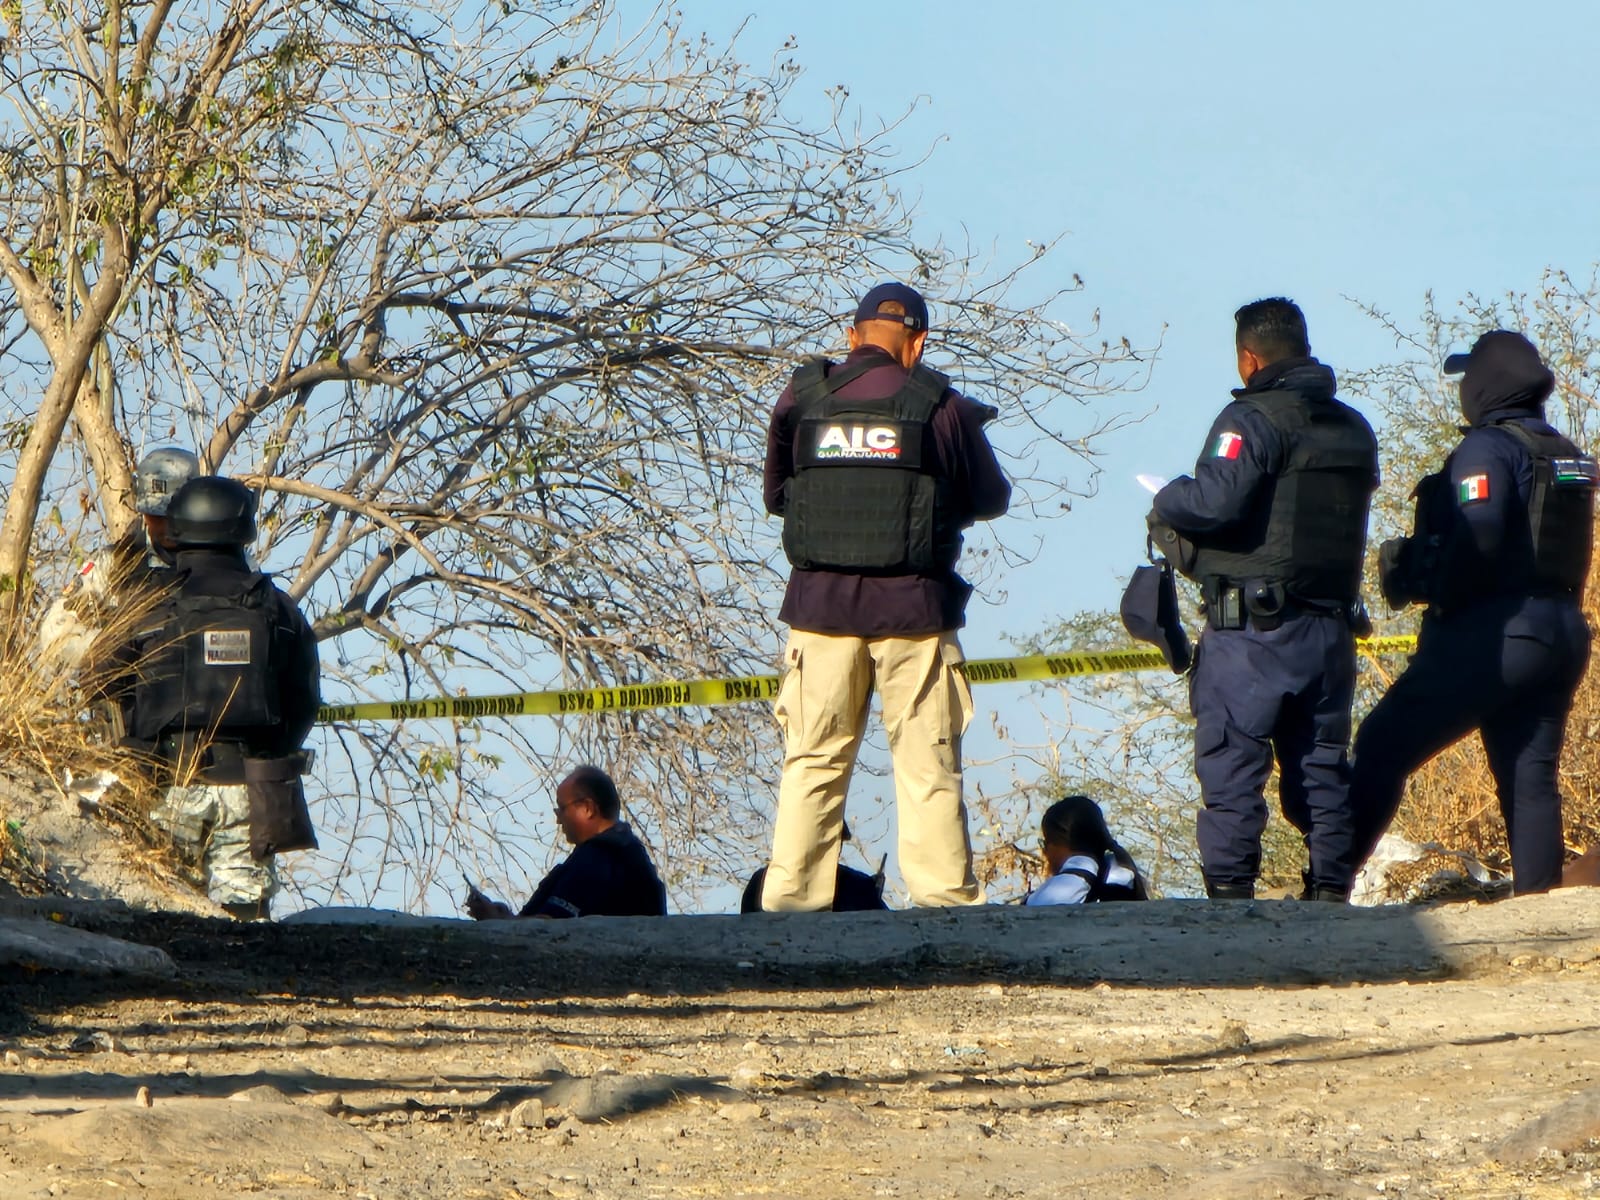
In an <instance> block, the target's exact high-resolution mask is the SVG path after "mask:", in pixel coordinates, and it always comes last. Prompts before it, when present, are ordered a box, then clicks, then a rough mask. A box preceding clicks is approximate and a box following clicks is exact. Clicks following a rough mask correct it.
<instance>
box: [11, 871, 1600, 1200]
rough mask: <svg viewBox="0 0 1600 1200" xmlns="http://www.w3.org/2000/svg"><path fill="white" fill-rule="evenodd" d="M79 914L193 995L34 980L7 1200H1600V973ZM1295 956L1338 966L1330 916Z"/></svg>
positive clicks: (22, 1010) (1536, 960)
mask: <svg viewBox="0 0 1600 1200" xmlns="http://www.w3.org/2000/svg"><path fill="white" fill-rule="evenodd" d="M1167 903H1175V904H1181V903H1182V902H1157V904H1158V905H1162V904H1167ZM1267 903H1269V902H1258V903H1257V905H1255V906H1254V907H1255V908H1257V909H1260V908H1262V906H1263V905H1265V904H1267ZM1512 903H1513V904H1519V903H1522V902H1520V901H1519V902H1512ZM1546 903H1547V904H1548V903H1551V901H1546ZM1119 907H1128V906H1119ZM1141 907H1142V906H1141ZM1151 907H1152V908H1153V907H1155V906H1151ZM1504 908H1505V906H1500V905H1496V906H1492V908H1491V907H1485V908H1484V909H1483V910H1482V911H1484V912H1485V913H1487V912H1490V911H1492V910H1493V909H1504ZM1530 911H1536V912H1538V913H1544V914H1548V913H1550V912H1559V910H1558V909H1550V908H1544V909H1538V910H1530ZM1586 911H1592V909H1590V910H1586ZM897 915H898V914H897ZM1247 917H1248V914H1246V915H1245V916H1242V917H1241V918H1240V920H1247ZM754 919H755V920H761V919H762V918H754ZM813 919H814V920H817V921H843V920H849V919H851V917H849V916H839V917H834V916H819V917H816V918H813ZM1540 919H1541V920H1542V921H1544V923H1545V924H1546V925H1548V924H1550V921H1549V918H1548V916H1545V917H1541V918H1540ZM72 920H73V923H75V924H79V925H82V926H84V927H87V928H97V929H99V930H100V931H101V932H106V933H112V934H115V935H117V936H120V937H125V938H129V939H131V940H136V941H141V942H144V943H146V944H151V945H158V946H161V947H162V948H164V949H165V950H166V951H167V952H168V953H170V954H171V955H172V957H173V958H174V960H175V961H176V962H177V964H178V966H179V977H178V981H177V982H167V983H154V984H147V983H139V984H136V983H129V982H116V981H93V980H86V979H81V978H76V977H69V976H64V975H56V974H53V973H50V972H41V973H33V974H23V975H21V976H20V977H15V978H11V979H8V980H4V981H3V982H0V1046H3V1047H4V1064H3V1066H0V1197H5V1198H7V1200H11V1198H17V1200H21V1198H25V1197H27V1198H31V1197H45V1196H67V1197H101V1196H118V1197H123V1196H130V1195H142V1196H152V1197H163V1198H172V1200H191V1198H193V1200H198V1198H201V1197H203V1198H205V1200H217V1198H221V1197H236V1196H238V1197H243V1196H250V1197H286V1198H287V1197H308V1196H349V1197H357V1198H359V1197H373V1198H381V1200H387V1198H389V1197H411V1196H419V1197H421V1196H426V1197H440V1198H446V1197H460V1198H463V1200H465V1198H485V1200H491V1198H492V1200H509V1198H513V1197H546V1196H555V1197H577V1196H599V1197H698V1196H784V1197H789V1196H793V1197H820V1196H835V1195H850V1196H915V1197H919V1198H936V1197H971V1196H978V1197H1014V1196H1041V1197H1042V1196H1050V1197H1080V1196H1081V1197H1096V1198H1101V1200H1104V1198H1108V1197H1127V1198H1132V1200H1141V1198H1145V1197H1150V1198H1154V1197H1163V1198H1165V1197H1177V1198H1179V1200H1212V1198H1214V1200H1258V1198H1260V1200H1266V1198H1278V1197H1287V1198H1299V1197H1306V1198H1310V1197H1341V1198H1342V1197H1356V1196H1399V1197H1445V1196H1452V1197H1454V1196H1469V1197H1524V1196H1526V1197H1546V1196H1583V1195H1591V1194H1594V1193H1596V1192H1597V1191H1600V1177H1597V1173H1596V1172H1597V1169H1600V1152H1597V1151H1596V1150H1595V1145H1594V1143H1593V1142H1591V1140H1590V1139H1591V1138H1592V1137H1594V1136H1596V1135H1600V1101H1597V1100H1596V1095H1597V1094H1600V1092H1596V1091H1592V1090H1591V1089H1596V1085H1597V1076H1600V1017H1597V1013H1600V960H1597V959H1596V957H1595V956H1594V955H1593V954H1590V953H1588V952H1584V953H1578V954H1576V955H1575V956H1574V957H1563V956H1561V955H1555V954H1539V953H1518V954H1514V955H1512V956H1511V957H1509V958H1505V957H1504V956H1502V957H1501V958H1499V959H1497V958H1495V956H1494V955H1492V954H1491V955H1489V956H1488V958H1486V959H1485V961H1484V965H1483V966H1482V967H1481V968H1479V969H1476V970H1473V971H1470V972H1467V974H1468V975H1470V977H1465V978H1439V977H1437V973H1419V975H1418V977H1417V978H1414V979H1390V980H1388V981H1386V982H1379V983H1351V984H1328V983H1323V984H1320V985H1299V986H1293V985H1283V986H1275V987H1257V986H1237V987H1188V986H1140V985H1137V984H1130V983H1125V982H1119V983H1116V984H1114V985H1113V984H1110V983H1105V982H1100V983H1092V982H1089V981H1087V980H1077V981H1068V982H1054V981H1052V978H1051V976H1052V975H1054V976H1059V975H1060V974H1061V973H1062V972H1061V970H1060V964H1059V963H1058V964H1056V965H1055V966H1054V967H1053V968H1049V969H1045V968H1044V967H1041V969H1040V970H1039V971H1038V972H1032V971H1029V970H1027V969H1022V970H1018V969H1016V968H1012V969H1010V970H1008V971H999V970H996V969H994V967H993V966H992V964H990V965H985V964H984V963H982V962H965V963H963V962H955V961H944V962H933V961H926V962H921V963H915V962H910V963H904V962H903V963H900V964H899V965H895V966H885V965H883V964H879V965H876V966H873V967H871V968H869V969H854V968H852V967H851V966H850V964H848V963H839V964H836V965H834V966H831V967H829V966H826V965H813V966H809V967H805V968H803V969H789V970H787V971H781V970H777V969H774V968H769V967H768V966H767V965H765V964H762V963H757V962H751V961H741V962H735V963H731V964H723V965H722V966H721V967H720V968H719V967H717V966H715V965H714V964H710V965H702V966H700V967H695V968H691V969H684V970H681V971H665V972H664V971H662V970H660V969H658V968H657V967H655V966H652V965H650V964H649V963H643V964H642V965H641V966H639V967H637V968H632V967H630V965H629V964H628V963H627V962H626V961H621V960H618V959H616V958H614V957H611V958H605V959H597V960H595V961H593V962H589V961H588V960H585V959H584V958H582V957H581V956H580V957H575V956H573V955H571V954H568V955H564V956H556V957H550V956H547V955H544V954H542V953H541V952H540V950H539V948H538V943H537V941H536V940H534V939H522V940H520V941H508V940H490V939H485V938H483V937H479V936H472V935H473V934H474V932H475V931H474V930H473V929H472V928H471V927H470V926H467V927H464V928H462V929H460V930H459V931H458V930H455V929H448V928H444V929H441V928H438V927H430V928H424V929H415V930H412V929H382V928H372V927H341V926H328V927H309V928H308V927H293V926H239V925H233V924H229V923H226V922H222V921H216V920H209V919H203V918H199V917H194V916H182V915H166V916H132V915H117V914H112V915H108V916H101V917H94V916H89V917H82V916H79V917H74V918H72ZM1502 921H1503V918H1502ZM773 928H774V929H777V928H779V927H777V926H774V927H773ZM840 928H842V927H840ZM1283 928H1284V929H1285V930H1289V931H1291V932H1292V931H1294V930H1299V932H1298V933H1295V934H1294V936H1298V937H1302V938H1304V939H1307V940H1308V944H1310V945H1311V946H1312V948H1313V949H1314V948H1315V941H1316V938H1317V936H1318V933H1317V929H1318V926H1317V925H1316V924H1315V923H1314V922H1309V923H1308V922H1294V923H1290V924H1288V925H1285V926H1283ZM1468 928H1469V933H1468V938H1469V940H1470V936H1471V934H1470V925H1469V927H1468ZM1485 937H1486V939H1488V938H1491V937H1492V935H1489V934H1486V935H1485ZM1567 943H1568V944H1576V943H1575V942H1574V941H1572V939H1570V938H1569V939H1567ZM1219 944H1222V945H1226V942H1225V941H1224V942H1222V943H1219ZM1540 1117H1543V1118H1545V1123H1544V1124H1543V1125H1541V1126H1536V1127H1534V1128H1533V1129H1532V1130H1531V1131H1530V1129H1529V1127H1528V1126H1529V1122H1530V1121H1531V1120H1533V1119H1534V1118H1540Z"/></svg>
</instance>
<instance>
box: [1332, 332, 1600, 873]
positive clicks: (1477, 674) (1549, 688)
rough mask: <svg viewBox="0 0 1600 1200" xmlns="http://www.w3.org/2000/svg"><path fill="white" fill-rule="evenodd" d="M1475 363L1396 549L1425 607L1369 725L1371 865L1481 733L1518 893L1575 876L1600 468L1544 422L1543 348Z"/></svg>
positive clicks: (1484, 341) (1366, 803) (1401, 576)
mask: <svg viewBox="0 0 1600 1200" xmlns="http://www.w3.org/2000/svg"><path fill="white" fill-rule="evenodd" d="M1444 369H1445V371H1446V372H1448V373H1452V374H1453V373H1456V372H1461V373H1462V375H1461V412H1462V415H1463V416H1464V417H1465V418H1466V420H1467V427H1466V429H1465V430H1464V436H1463V437H1462V439H1461V442H1460V443H1459V444H1458V445H1457V446H1456V448H1455V450H1454V451H1453V452H1452V453H1451V454H1450V457H1449V458H1448V459H1447V460H1446V461H1445V464H1444V467H1443V468H1442V469H1441V470H1440V471H1438V472H1437V473H1435V474H1433V475H1429V476H1427V477H1425V478H1424V479H1423V480H1422V481H1421V482H1420V483H1419V484H1418V485H1417V488H1416V491H1415V492H1414V496H1415V499H1416V521H1415V525H1414V528H1413V530H1412V533H1411V536H1410V537H1406V538H1397V539H1395V540H1393V541H1390V542H1386V543H1384V545H1383V547H1382V550H1381V553H1380V555H1379V563H1380V574H1381V577H1382V585H1383V592H1384V596H1385V598H1386V599H1388V601H1389V603H1390V604H1391V605H1392V606H1393V607H1396V608H1400V607H1403V606H1405V605H1407V604H1412V603H1418V604H1426V605H1427V611H1426V613H1425V614H1424V615H1423V619H1422V627H1421V630H1420V631H1419V633H1418V638H1417V652H1416V654H1415V655H1414V656H1413V658H1412V660H1411V663H1410V665H1409V666H1408V667H1407V668H1406V671H1405V673H1404V674H1403V675H1401V676H1400V678H1399V679H1397V680H1395V682H1394V686H1392V687H1391V688H1390V689H1389V690H1388V692H1387V693H1386V694H1385V695H1384V697H1383V699H1382V700H1380V701H1379V702H1378V704H1377V706H1376V707H1374V708H1373V710H1372V712H1371V713H1370V714H1369V715H1368V716H1367V718H1366V720H1364V721H1363V722H1362V723H1361V728H1360V730H1359V731H1357V733H1356V742H1355V763H1354V773H1353V776H1352V779H1351V784H1350V799H1351V804H1352V807H1353V809H1354V813H1355V819H1356V838H1357V846H1356V848H1357V852H1358V861H1364V860H1365V859H1366V857H1367V856H1368V855H1369V854H1370V853H1371V852H1372V850H1373V848H1374V847H1375V846H1376V845H1377V842H1378V839H1379V838H1380V837H1382V836H1383V832H1384V830H1385V829H1386V828H1388V825H1389V822H1390V821H1391V820H1393V818H1394V814H1395V811H1396V810H1397V809H1398V808H1399V807H1400V798H1401V794H1402V792H1403V790H1404V788H1405V781H1406V777H1407V776H1408V775H1410V774H1411V772H1412V771H1414V770H1416V769H1417V768H1418V767H1419V766H1421V765H1422V764H1423V763H1425V762H1427V761H1428V759H1430V758H1432V757H1433V756H1434V755H1435V754H1437V753H1438V752H1439V751H1441V750H1443V749H1444V748H1445V747H1446V746H1448V745H1450V744H1451V743H1452V742H1455V741H1456V740H1458V739H1459V738H1461V737H1463V736H1465V735H1466V734H1467V733H1470V732H1471V731H1472V730H1474V729H1476V730H1478V731H1479V734H1480V735H1481V737H1482V738H1483V747H1484V750H1485V751H1486V752H1487V754H1488V759H1489V769H1490V770H1491V771H1492V772H1493V774H1494V779H1495V790H1496V792H1497V793H1498V795H1499V800H1500V811H1501V813H1502V815H1503V816H1504V817H1505V823H1506V834H1507V840H1508V841H1509V842H1510V845H1511V870H1512V876H1513V882H1514V884H1515V887H1516V890H1517V892H1518V893H1528V892H1543V891H1547V890H1549V889H1550V888H1552V887H1555V886H1556V885H1557V884H1558V883H1560V880H1561V860H1562V852H1563V842H1562V832H1561V796H1560V793H1559V792H1558V791H1557V784H1556V765H1557V762H1558V761H1559V759H1560V757H1561V743H1562V738H1563V734H1564V731H1565V728H1566V722H1567V714H1568V713H1569V712H1570V711H1571V709H1572V698H1573V694H1574V692H1575V691H1576V690H1577V687H1578V682H1579V680H1580V679H1581V678H1582V677H1583V672H1584V668H1585V665H1586V664H1587V662H1588V659H1589V629H1588V626H1587V624H1586V623H1585V622H1584V619H1583V613H1582V611H1581V608H1580V601H1581V599H1582V594H1583V584H1584V579H1585V577H1586V576H1587V574H1588V570H1589V555H1590V546H1591V542H1592V533H1593V529H1592V526H1593V506H1594V492H1595V485H1596V467H1595V462H1594V460H1593V459H1592V458H1590V457H1588V456H1587V455H1585V454H1584V453H1583V452H1582V451H1581V450H1580V449H1579V448H1578V447H1577V446H1575V445H1574V444H1573V443H1572V442H1571V441H1570V440H1569V439H1568V438H1566V437H1564V436H1563V435H1562V434H1560V433H1557V432H1556V430H1555V429H1553V428H1552V427H1551V426H1550V424H1549V423H1548V422H1547V421H1546V420H1545V418H1544V402H1545V399H1546V398H1547V397H1548V396H1549V395H1550V393H1551V391H1552V390H1553V389H1554V387H1555V376H1554V375H1553V374H1551V372H1550V370H1549V368H1548V367H1546V366H1545V364H1544V362H1543V361H1542V360H1541V359H1540V357H1539V352H1538V350H1537V349H1535V348H1534V345H1533V343H1532V342H1530V341H1528V339H1527V338H1525V337H1523V336H1522V335H1521V334H1519V333H1512V332H1509V331H1507V330H1495V331H1493V332H1491V333H1486V334H1484V335H1483V336H1482V337H1480V338H1479V339H1478V340H1477V342H1476V343H1474V344H1473V347H1472V350H1471V351H1470V352H1469V353H1467V354H1452V355H1451V356H1450V357H1449V358H1447V359H1445V364H1444Z"/></svg>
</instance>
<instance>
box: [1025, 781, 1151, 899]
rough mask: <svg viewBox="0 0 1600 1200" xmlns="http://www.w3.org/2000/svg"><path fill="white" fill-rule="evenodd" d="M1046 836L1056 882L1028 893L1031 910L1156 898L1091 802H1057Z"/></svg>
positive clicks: (1072, 799) (1070, 799) (1080, 798)
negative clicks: (1146, 887)
mask: <svg viewBox="0 0 1600 1200" xmlns="http://www.w3.org/2000/svg"><path fill="white" fill-rule="evenodd" d="M1040 831H1041V833H1042V834H1043V836H1044V857H1045V861H1046V862H1047V863H1049V864H1050V878H1049V879H1046V880H1045V881H1044V882H1043V883H1042V884H1040V885H1039V886H1038V887H1037V888H1035V889H1034V890H1033V891H1032V892H1030V893H1028V897H1027V899H1026V900H1025V901H1024V903H1025V904H1028V905H1030V906H1038V905H1045V904H1088V903H1093V902H1095V901H1100V900H1148V899H1149V898H1150V896H1149V893H1148V892H1147V891H1146V889H1145V884H1144V877H1143V876H1142V875H1140V874H1139V868H1138V866H1137V865H1135V863H1134V861H1133V858H1132V856H1131V855H1129V853H1128V852H1127V851H1126V850H1124V849H1123V848H1122V847H1121V846H1119V845H1118V844H1117V839H1116V838H1114V837H1112V836H1111V831H1110V830H1109V829H1107V828H1106V818H1105V814H1104V813H1102V812H1101V811H1100V806H1099V805H1098V804H1096V803H1095V802H1094V801H1093V800H1091V799H1089V797H1087V796H1068V797H1067V798H1066V799H1065V800H1058V801H1056V802H1055V803H1054V804H1052V805H1051V806H1050V807H1049V808H1048V809H1046V810H1045V814H1044V820H1043V821H1042V822H1041V830H1040Z"/></svg>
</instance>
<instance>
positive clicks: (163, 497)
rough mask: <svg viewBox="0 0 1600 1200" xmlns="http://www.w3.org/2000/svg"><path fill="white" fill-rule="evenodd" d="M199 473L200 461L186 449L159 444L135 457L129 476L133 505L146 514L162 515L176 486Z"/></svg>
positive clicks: (165, 512)
mask: <svg viewBox="0 0 1600 1200" xmlns="http://www.w3.org/2000/svg"><path fill="white" fill-rule="evenodd" d="M198 474H200V460H199V459H198V458H196V457H195V456H194V455H193V454H190V453H189V452H188V451H187V450H180V449H178V447H176V446H163V447H161V449H159V450H152V451H150V453H149V454H146V455H145V456H144V457H143V458H141V459H140V460H139V467H138V470H137V471H136V472H135V473H134V477H133V506H134V507H135V508H137V509H138V510H139V511H140V512H142V513H144V514H145V515H146V516H151V517H164V516H166V514H167V505H169V504H170V503H172V496H173V493H175V492H176V491H177V490H178V489H179V488H181V487H182V486H183V485H184V484H186V483H188V482H189V480H191V479H193V478H194V477H195V476H196V475H198Z"/></svg>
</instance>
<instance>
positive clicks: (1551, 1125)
mask: <svg viewBox="0 0 1600 1200" xmlns="http://www.w3.org/2000/svg"><path fill="white" fill-rule="evenodd" d="M1597 1137H1600V1088H1591V1089H1590V1090H1589V1091H1586V1092H1579V1093H1578V1094H1577V1095H1576V1096H1573V1097H1571V1098H1570V1099H1568V1100H1565V1101H1563V1102H1562V1103H1560V1104H1558V1105H1557V1106H1556V1107H1555V1108H1553V1109H1551V1110H1550V1111H1549V1112H1547V1113H1545V1114H1544V1116H1542V1117H1539V1118H1537V1119H1535V1120H1532V1121H1529V1122H1528V1123H1527V1124H1526V1125H1523V1126H1521V1127H1520V1128H1518V1129H1515V1130H1513V1131H1512V1132H1511V1133H1510V1134H1509V1135H1507V1136H1506V1137H1505V1138H1504V1139H1502V1140H1501V1142H1500V1144H1499V1145H1498V1146H1496V1147H1495V1148H1494V1150H1493V1151H1492V1152H1491V1153H1490V1155H1489V1157H1490V1158H1493V1159H1498V1160H1499V1161H1500V1162H1503V1163H1532V1162H1536V1161H1537V1160H1538V1158H1539V1152H1540V1151H1541V1150H1555V1151H1559V1152H1560V1153H1563V1154H1570V1153H1572V1152H1573V1151H1574V1150H1581V1149H1583V1148H1584V1147H1585V1146H1586V1145H1587V1144H1588V1143H1589V1142H1590V1141H1592V1140H1593V1139H1595V1138H1597Z"/></svg>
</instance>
